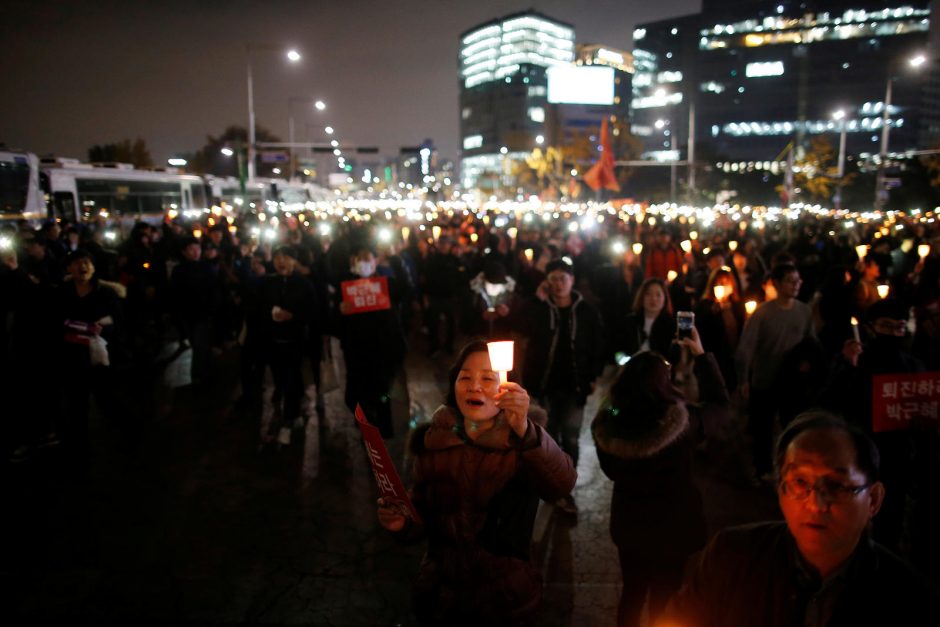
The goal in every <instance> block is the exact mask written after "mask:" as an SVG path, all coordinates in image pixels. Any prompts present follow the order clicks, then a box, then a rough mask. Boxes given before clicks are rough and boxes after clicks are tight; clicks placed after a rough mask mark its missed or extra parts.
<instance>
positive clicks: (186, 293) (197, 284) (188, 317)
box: [170, 237, 220, 383]
mask: <svg viewBox="0 0 940 627" xmlns="http://www.w3.org/2000/svg"><path fill="white" fill-rule="evenodd" d="M180 254H181V256H182V262H181V263H180V264H179V265H178V266H176V267H175V268H173V276H172V277H170V296H171V300H172V305H173V313H174V315H175V316H176V318H177V320H178V322H179V324H180V325H181V328H182V329H184V332H185V334H186V337H188V338H189V341H190V342H191V343H192V347H193V355H192V362H191V370H190V372H191V376H192V381H193V383H200V382H202V381H203V380H204V379H205V378H206V377H207V375H208V374H209V354H210V353H209V351H210V347H211V334H210V315H211V313H212V311H213V309H214V307H215V303H216V302H217V297H218V292H219V289H220V288H219V285H220V284H219V279H218V276H217V275H215V274H213V272H212V269H211V268H210V267H209V266H208V265H207V264H206V263H205V262H204V261H203V260H202V247H201V246H200V244H199V240H197V239H196V238H195V237H191V238H189V239H187V240H185V241H184V242H183V246H182V248H181V250H180Z"/></svg>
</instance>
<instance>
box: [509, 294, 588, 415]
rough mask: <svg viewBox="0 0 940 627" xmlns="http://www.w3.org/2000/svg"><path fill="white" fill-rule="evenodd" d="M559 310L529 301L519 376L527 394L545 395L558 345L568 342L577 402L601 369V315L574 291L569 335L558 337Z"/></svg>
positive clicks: (586, 391) (550, 304)
mask: <svg viewBox="0 0 940 627" xmlns="http://www.w3.org/2000/svg"><path fill="white" fill-rule="evenodd" d="M559 315H560V314H559V311H558V306H556V305H555V304H554V303H553V302H552V301H551V299H549V300H547V301H541V300H539V299H533V300H532V301H531V302H530V304H529V308H528V310H527V313H526V315H525V316H524V318H523V319H524V320H525V323H526V324H525V327H524V328H522V329H521V331H522V332H523V333H524V334H526V335H527V336H528V338H529V345H528V348H527V349H526V355H525V368H524V370H523V377H524V379H525V383H524V385H523V387H525V388H526V389H527V390H528V391H529V393H530V394H532V395H533V396H534V397H536V398H538V397H541V396H543V395H544V394H545V393H546V392H547V389H546V387H547V385H548V378H549V374H550V373H551V368H552V363H553V362H554V360H555V351H556V350H557V348H558V344H559V342H569V343H570V345H571V355H572V358H573V361H574V363H573V364H572V368H573V372H574V385H575V388H576V392H577V394H578V396H579V399H580V402H582V403H583V402H584V400H585V399H586V398H587V397H588V395H589V394H590V393H591V383H593V382H594V380H595V379H596V378H597V377H598V375H599V374H600V373H601V371H602V370H603V369H604V350H605V348H604V328H603V324H602V322H601V316H600V314H599V313H598V312H597V309H595V308H594V306H593V305H591V304H590V303H589V302H587V301H586V300H584V298H583V297H582V296H581V294H579V293H578V292H577V291H572V292H571V336H570V337H567V338H563V337H560V335H561V334H560V330H561V329H560V327H559V325H558V322H559Z"/></svg>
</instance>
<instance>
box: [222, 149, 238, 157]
mask: <svg viewBox="0 0 940 627" xmlns="http://www.w3.org/2000/svg"><path fill="white" fill-rule="evenodd" d="M222 154H223V155H225V156H226V157H231V156H232V155H234V154H235V151H233V150H232V149H231V148H228V147H226V148H223V149H222Z"/></svg>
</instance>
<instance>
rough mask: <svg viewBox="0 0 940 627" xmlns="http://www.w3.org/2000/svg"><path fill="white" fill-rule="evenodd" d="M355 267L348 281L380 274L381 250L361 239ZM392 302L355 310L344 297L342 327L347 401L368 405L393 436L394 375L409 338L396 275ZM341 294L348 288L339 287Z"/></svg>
mask: <svg viewBox="0 0 940 627" xmlns="http://www.w3.org/2000/svg"><path fill="white" fill-rule="evenodd" d="M352 250H353V251H354V252H353V254H352V255H351V256H350V258H349V268H350V269H349V271H348V272H346V273H345V274H344V275H342V276H340V287H341V285H342V282H343V281H350V280H355V279H367V278H371V277H374V276H375V274H376V269H377V268H376V260H375V253H374V252H373V251H372V250H371V249H370V248H369V247H368V246H363V245H359V246H357V247H354V248H353V249H352ZM386 281H387V282H388V290H389V296H390V298H391V301H392V304H391V307H390V308H389V309H383V310H379V311H367V312H362V313H351V312H350V307H349V305H348V304H347V303H345V302H340V303H339V305H338V310H339V312H340V314H341V315H340V317H339V318H340V319H339V323H338V332H339V339H340V345H341V346H342V349H343V357H344V358H345V360H346V396H345V399H346V406H347V407H349V409H350V411H353V410H355V407H356V404H357V403H358V404H359V405H362V409H363V411H364V412H365V414H366V416H367V417H368V419H369V421H370V422H372V423H373V424H374V425H375V426H376V427H378V429H379V431H381V433H382V436H383V437H385V438H390V437H392V435H393V430H392V406H391V398H390V392H391V387H392V381H393V380H394V378H395V375H396V374H397V372H398V368H399V367H400V366H401V363H402V360H403V359H404V356H405V338H404V333H403V332H402V328H401V321H400V320H399V318H398V307H397V306H396V304H397V292H396V285H395V280H394V279H393V278H392V277H386ZM336 292H337V294H338V295H341V294H342V289H338V290H337V291H336Z"/></svg>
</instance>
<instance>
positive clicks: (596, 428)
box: [591, 353, 728, 562]
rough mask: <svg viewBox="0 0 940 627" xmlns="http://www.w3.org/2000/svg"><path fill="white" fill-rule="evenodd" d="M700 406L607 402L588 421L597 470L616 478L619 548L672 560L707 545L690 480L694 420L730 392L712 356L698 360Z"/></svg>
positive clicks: (614, 526) (614, 531)
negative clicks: (648, 410) (647, 410)
mask: <svg viewBox="0 0 940 627" xmlns="http://www.w3.org/2000/svg"><path fill="white" fill-rule="evenodd" d="M695 371H696V376H697V377H698V379H699V384H700V387H701V388H702V389H703V392H705V391H706V390H707V391H709V393H712V396H710V397H705V398H703V400H704V401H705V402H703V404H702V406H701V407H696V406H691V413H692V414H693V415H694V416H695V419H694V420H692V421H690V408H687V406H686V404H685V403H682V402H678V403H674V404H672V405H670V406H669V407H668V409H666V411H664V412H662V413H661V414H659V415H644V414H640V413H637V412H635V411H631V408H630V407H617V408H614V407H611V405H610V402H609V401H608V402H606V403H605V404H604V407H603V408H602V409H601V410H600V411H599V412H598V414H597V416H596V417H595V418H594V421H593V423H592V424H591V433H592V434H593V435H594V442H595V444H596V446H597V457H598V459H599V460H600V464H601V470H603V471H604V474H606V475H607V476H608V477H609V478H610V479H612V480H613V482H614V491H613V496H612V498H611V503H610V535H611V538H612V539H613V541H614V544H616V545H617V547H618V548H619V549H620V550H622V551H628V552H630V553H632V554H634V555H638V556H643V557H645V558H648V559H649V561H657V560H662V561H670V562H673V561H676V559H681V558H684V557H687V556H688V555H690V554H691V553H692V552H694V551H697V550H698V549H700V548H701V547H702V546H704V544H705V540H706V535H705V514H704V511H703V509H702V497H701V494H700V493H699V491H698V488H696V486H695V484H694V483H693V481H692V450H693V447H694V444H695V441H696V429H697V427H696V425H695V423H697V422H698V421H700V420H702V415H701V414H703V413H707V414H722V415H723V414H725V413H726V409H727V402H728V396H727V392H726V391H724V384H723V382H722V380H721V374H720V372H719V371H718V366H717V364H716V363H715V361H714V358H713V357H712V356H711V355H710V354H708V353H706V354H705V355H702V356H700V357H699V358H698V359H696V361H695Z"/></svg>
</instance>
